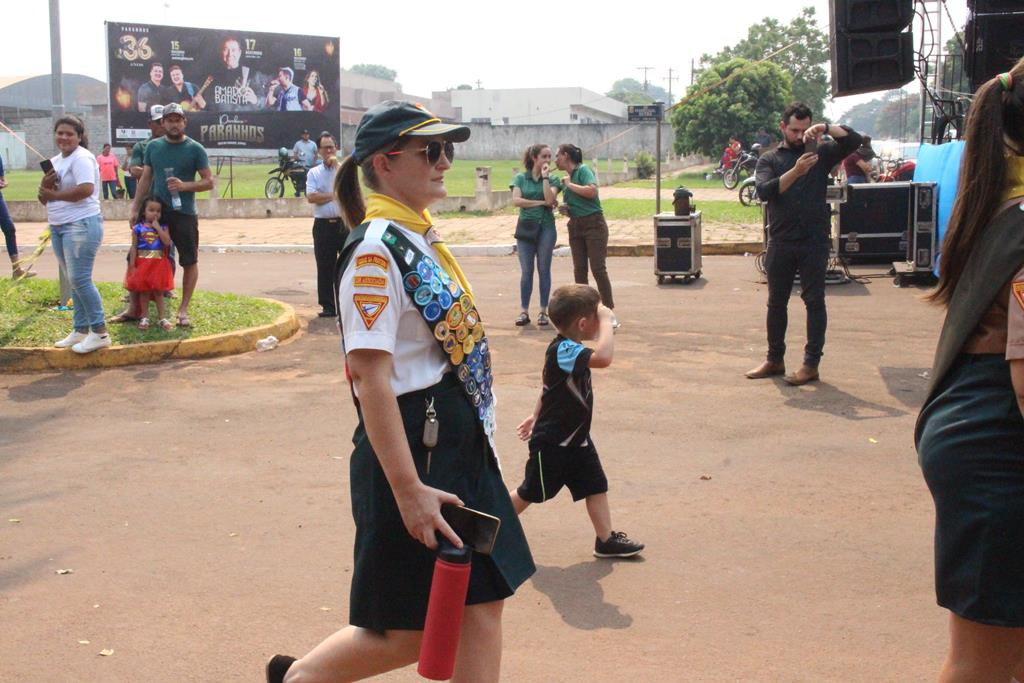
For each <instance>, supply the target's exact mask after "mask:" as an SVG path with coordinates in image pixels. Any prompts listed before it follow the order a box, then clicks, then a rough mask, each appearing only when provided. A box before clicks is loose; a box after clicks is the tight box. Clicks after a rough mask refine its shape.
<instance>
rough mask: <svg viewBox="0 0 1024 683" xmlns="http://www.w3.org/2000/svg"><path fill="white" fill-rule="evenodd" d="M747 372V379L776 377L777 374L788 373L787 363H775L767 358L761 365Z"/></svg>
mask: <svg viewBox="0 0 1024 683" xmlns="http://www.w3.org/2000/svg"><path fill="white" fill-rule="evenodd" d="M745 374H746V376H747V379H764V378H765V377H774V376H776V375H785V374H786V364H785V363H775V362H773V361H770V360H766V361H765V362H763V363H761V364H760V365H758V366H757V367H756V368H754V369H753V370H747V372H746V373H745Z"/></svg>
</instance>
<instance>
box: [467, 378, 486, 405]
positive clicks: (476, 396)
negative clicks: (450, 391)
mask: <svg viewBox="0 0 1024 683" xmlns="http://www.w3.org/2000/svg"><path fill="white" fill-rule="evenodd" d="M469 381H470V382H472V381H473V380H469ZM470 396H472V398H473V405H474V406H475V407H477V408H479V407H481V406H482V405H483V402H484V397H483V396H481V395H480V392H479V391H477V392H474V393H472V394H470Z"/></svg>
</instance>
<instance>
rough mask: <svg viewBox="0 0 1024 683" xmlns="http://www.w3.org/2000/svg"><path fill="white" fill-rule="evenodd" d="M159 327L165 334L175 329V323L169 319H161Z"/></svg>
mask: <svg viewBox="0 0 1024 683" xmlns="http://www.w3.org/2000/svg"><path fill="white" fill-rule="evenodd" d="M157 325H159V326H160V329H161V330H163V331H164V332H170V331H171V330H173V329H174V323H172V322H171V321H170V320H168V319H167V318H160V322H158V323H157Z"/></svg>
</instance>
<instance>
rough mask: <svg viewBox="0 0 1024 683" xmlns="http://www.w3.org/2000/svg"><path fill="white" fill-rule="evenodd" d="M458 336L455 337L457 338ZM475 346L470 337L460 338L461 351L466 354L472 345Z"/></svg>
mask: <svg viewBox="0 0 1024 683" xmlns="http://www.w3.org/2000/svg"><path fill="white" fill-rule="evenodd" d="M457 338H458V337H456V339H457ZM474 346H476V342H475V341H473V338H472V337H466V338H465V339H463V340H462V352H463V353H465V354H466V355H467V356H468V355H469V354H471V353H472V352H473V347H474Z"/></svg>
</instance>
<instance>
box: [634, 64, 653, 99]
mask: <svg viewBox="0 0 1024 683" xmlns="http://www.w3.org/2000/svg"><path fill="white" fill-rule="evenodd" d="M637 69H638V70H640V71H643V72H644V94H646V93H647V72H648V71H654V67H653V66H638V67H637Z"/></svg>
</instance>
